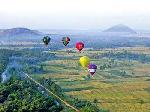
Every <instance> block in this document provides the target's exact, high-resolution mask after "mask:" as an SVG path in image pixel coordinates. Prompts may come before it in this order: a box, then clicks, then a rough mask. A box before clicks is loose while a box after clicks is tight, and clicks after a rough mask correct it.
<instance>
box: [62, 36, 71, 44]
mask: <svg viewBox="0 0 150 112" xmlns="http://www.w3.org/2000/svg"><path fill="white" fill-rule="evenodd" d="M69 41H70V38H69V37H63V38H62V42H63V44H64V45H65V46H67V44H69Z"/></svg>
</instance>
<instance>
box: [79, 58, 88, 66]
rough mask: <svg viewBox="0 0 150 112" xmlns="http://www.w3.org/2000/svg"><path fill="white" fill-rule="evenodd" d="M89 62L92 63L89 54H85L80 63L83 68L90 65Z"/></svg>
mask: <svg viewBox="0 0 150 112" xmlns="http://www.w3.org/2000/svg"><path fill="white" fill-rule="evenodd" d="M89 63H90V59H89V58H88V57H87V56H83V57H81V58H80V64H81V66H82V67H83V68H85V67H88V64H89Z"/></svg>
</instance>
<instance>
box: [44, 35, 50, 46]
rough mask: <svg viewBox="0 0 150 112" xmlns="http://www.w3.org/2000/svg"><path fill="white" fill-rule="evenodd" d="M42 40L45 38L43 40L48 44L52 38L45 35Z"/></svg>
mask: <svg viewBox="0 0 150 112" xmlns="http://www.w3.org/2000/svg"><path fill="white" fill-rule="evenodd" d="M42 40H43V42H44V44H45V45H48V44H49V42H50V40H51V38H50V37H49V36H45V37H43V39H42Z"/></svg>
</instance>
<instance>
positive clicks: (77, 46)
mask: <svg viewBox="0 0 150 112" xmlns="http://www.w3.org/2000/svg"><path fill="white" fill-rule="evenodd" d="M76 48H77V49H78V50H79V51H81V50H82V49H83V48H84V44H83V43H82V42H77V43H76Z"/></svg>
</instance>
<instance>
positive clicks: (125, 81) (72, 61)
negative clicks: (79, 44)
mask: <svg viewBox="0 0 150 112" xmlns="http://www.w3.org/2000/svg"><path fill="white" fill-rule="evenodd" d="M125 49H127V50H128V49H129V48H122V49H118V50H113V49H104V50H97V51H93V50H88V49H87V50H85V51H83V52H82V53H77V52H76V51H74V49H70V50H72V52H71V53H69V54H68V53H66V52H65V50H60V51H56V52H53V53H55V54H56V55H57V56H58V57H60V59H58V60H51V61H46V62H43V63H42V64H43V66H44V70H45V71H47V72H46V73H45V74H43V75H39V77H46V78H52V80H53V81H55V82H56V83H57V84H58V85H59V86H60V87H61V88H62V89H63V91H64V92H65V93H66V94H67V95H69V96H72V97H74V98H78V99H82V100H84V99H85V100H88V101H90V102H91V103H93V104H95V105H97V106H98V107H100V108H102V109H105V110H109V111H110V112H149V111H150V69H149V68H150V64H149V63H141V62H139V61H137V60H117V59H115V60H112V59H111V58H107V57H104V58H100V59H96V58H94V56H95V55H102V54H104V53H106V52H110V51H111V52H112V51H113V52H122V51H123V50H125ZM139 49H140V50H139ZM128 52H131V53H133V52H134V53H135V52H136V53H138V54H141V53H142V54H144V53H146V54H148V55H149V53H150V49H149V48H132V49H130V51H128ZM50 53H52V52H50ZM83 55H86V56H89V57H90V59H91V63H95V64H97V65H98V69H97V72H96V74H95V76H94V77H89V76H88V74H89V73H88V71H87V70H85V69H83V68H82V67H81V66H80V64H79V58H80V57H81V56H83ZM103 65H111V66H109V67H106V68H105V69H100V68H101V66H103Z"/></svg>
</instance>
